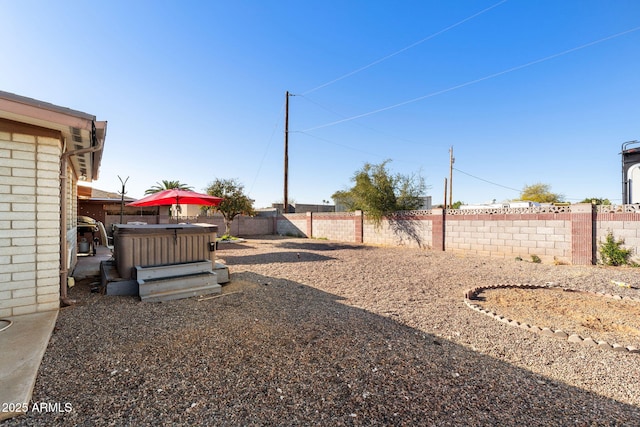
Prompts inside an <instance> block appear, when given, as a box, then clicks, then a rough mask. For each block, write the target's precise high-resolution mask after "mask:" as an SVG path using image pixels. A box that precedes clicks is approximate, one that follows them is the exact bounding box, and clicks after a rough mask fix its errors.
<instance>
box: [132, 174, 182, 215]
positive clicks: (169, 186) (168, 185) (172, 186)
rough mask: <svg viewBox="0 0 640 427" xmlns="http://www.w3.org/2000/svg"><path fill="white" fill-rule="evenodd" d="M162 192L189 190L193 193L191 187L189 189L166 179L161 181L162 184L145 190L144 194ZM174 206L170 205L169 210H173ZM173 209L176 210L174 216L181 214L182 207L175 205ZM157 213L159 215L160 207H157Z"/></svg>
mask: <svg viewBox="0 0 640 427" xmlns="http://www.w3.org/2000/svg"><path fill="white" fill-rule="evenodd" d="M164 190H190V191H193V187H191V186H190V185H187V184H182V183H181V182H180V181H168V180H166V179H163V180H162V182H161V183H160V182H156V185H154V186H153V187H151V188H147V189H146V190H145V192H144V194H154V193H159V192H160V191H164ZM173 206H174V205H171V209H173ZM175 209H176V214H177V215H176V216H178V215H179V214H180V213H182V207H181V206H180V205H175ZM158 213H160V207H158ZM169 216H171V210H170V211H169Z"/></svg>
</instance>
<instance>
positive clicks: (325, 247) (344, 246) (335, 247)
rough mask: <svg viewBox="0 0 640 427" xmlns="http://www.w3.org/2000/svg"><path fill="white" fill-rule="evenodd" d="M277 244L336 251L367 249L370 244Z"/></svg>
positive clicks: (279, 245)
mask: <svg viewBox="0 0 640 427" xmlns="http://www.w3.org/2000/svg"><path fill="white" fill-rule="evenodd" d="M275 246H278V247H281V248H286V249H297V250H307V251H335V250H340V249H356V250H367V249H369V247H368V246H364V245H356V244H353V245H350V244H348V243H333V242H327V241H325V242H314V241H309V242H299V241H298V242H282V243H277V244H276V245H275Z"/></svg>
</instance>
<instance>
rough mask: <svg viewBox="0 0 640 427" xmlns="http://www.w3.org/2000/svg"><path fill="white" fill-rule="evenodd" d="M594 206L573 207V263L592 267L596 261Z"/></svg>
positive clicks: (577, 205) (581, 205) (580, 205)
mask: <svg viewBox="0 0 640 427" xmlns="http://www.w3.org/2000/svg"><path fill="white" fill-rule="evenodd" d="M593 221H594V206H593V205H592V204H591V203H579V204H575V205H571V263H572V264H574V265H592V264H594V261H595V253H594V248H595V233H594V226H593Z"/></svg>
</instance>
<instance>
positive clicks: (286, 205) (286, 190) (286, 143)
mask: <svg viewBox="0 0 640 427" xmlns="http://www.w3.org/2000/svg"><path fill="white" fill-rule="evenodd" d="M284 106H285V108H284V200H283V204H284V206H283V212H284V213H289V91H287V93H286V96H285V103H284Z"/></svg>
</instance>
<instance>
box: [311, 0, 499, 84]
mask: <svg viewBox="0 0 640 427" xmlns="http://www.w3.org/2000/svg"><path fill="white" fill-rule="evenodd" d="M507 1H508V0H501V1H499V2H498V3H496V4H494V5H493V6H489V7H488V8H486V9H484V10H481V11H480V12H477V13H475V14H473V15H471V16H469V17H467V18H464V19H463V20H462V21H458V22H456V23H455V24H453V25H450V26H448V27H446V28H444V29H442V30H440V31H438V32H435V33H433V34H431V35H430V36H427V37H425V38H423V39H421V40H418V41H417V42H413V43H411V44H410V45H409V46H406V47H403V48H402V49H400V50H397V51H395V52H393V53H390V54H389V55H387V56H383V57H382V58H380V59H378V60H376V61H373V62H372V63H370V64H367V65H365V66H363V67H360V68H357V69H356V70H354V71H351V72H349V73H347V74H345V75H343V76H340V77H338V78H336V79H333V80H331V81H329V82H327V83H324V84H321V85H320V86H317V87H315V88H313V89H310V90H308V91H306V92H303V93H302V95H306V94H309V93H311V92H315V91H316V90H319V89H322V88H324V87H327V86H329V85H332V84H334V83H336V82H339V81H340V80H343V79H346V78H347V77H351V76H353V75H354V74H357V73H359V72H361V71H364V70H366V69H367V68H370V67H373V66H374V65H377V64H379V63H381V62H383V61H386V60H387V59H390V58H393V57H394V56H396V55H398V54H400V53H402V52H404V51H406V50H409V49H411V48H413V47H416V46H418V45H419V44H422V43H424V42H426V41H428V40H431V39H432V38H435V37H437V36H439V35H440V34H443V33H446V32H447V31H449V30H451V29H453V28H455V27H457V26H459V25H462V24H464V23H465V22H467V21H469V20H471V19H473V18H475V17H477V16H480V15H482V14H483V13H485V12H488V11H490V10H491V9H493V8H495V7H498V6H500V5H501V4H502V3H505V2H507Z"/></svg>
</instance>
